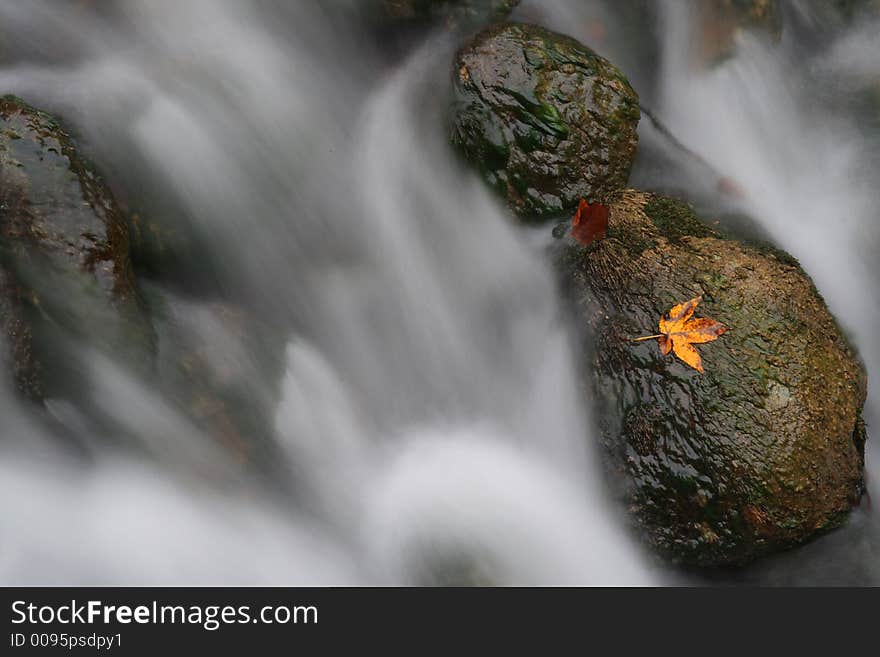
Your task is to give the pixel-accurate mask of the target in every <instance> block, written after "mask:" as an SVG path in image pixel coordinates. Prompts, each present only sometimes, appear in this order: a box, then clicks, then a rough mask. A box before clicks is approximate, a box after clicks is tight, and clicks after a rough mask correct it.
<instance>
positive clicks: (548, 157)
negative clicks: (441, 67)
mask: <svg viewBox="0 0 880 657" xmlns="http://www.w3.org/2000/svg"><path fill="white" fill-rule="evenodd" d="M638 122H639V100H638V96H637V95H636V93H635V91H633V89H632V87H630V85H629V82H628V81H627V79H626V77H624V75H623V74H622V73H621V72H620V71H619V70H617V68H615V67H614V65H612V64H611V63H610V62H608V61H607V60H606V59H603V58H602V57H600V56H599V55H597V54H596V53H594V52H593V51H592V50H590V49H589V48H587V47H586V46H584V45H582V44H580V43H578V42H577V41H575V40H574V39H571V38H569V37H566V36H563V35H561V34H556V33H554V32H550V31H549V30H545V29H543V28H541V27H537V26H534V25H524V24H517V23H505V24H500V25H495V26H492V27H489V28H487V29H486V30H484V31H483V32H481V33H480V34H478V35H477V36H476V37H475V38H474V39H473V41H472V42H471V43H470V44H468V45H467V46H465V47H464V48H463V49H462V50H461V51H459V53H458V55H457V56H456V60H455V104H454V107H453V116H452V142H453V143H454V144H455V145H456V146H457V147H458V148H459V149H460V150H461V151H462V152H463V153H464V155H465V157H466V158H467V159H468V160H470V161H471V162H473V163H474V164H475V165H476V166H477V167H478V168H479V169H480V171H481V172H482V174H483V175H484V177H485V178H486V180H487V181H488V182H489V184H490V185H491V186H493V187H495V188H497V189H498V190H499V191H500V192H501V193H502V194H503V195H504V196H505V197H506V198H507V201H508V204H509V206H510V207H511V209H512V210H513V211H515V212H516V213H517V214H519V215H520V216H522V217H524V218H541V217H546V216H552V215H556V214H559V213H561V212H566V211H570V210H572V209H573V208H574V207H575V206H577V204H578V201H579V200H580V199H581V198H586V199H588V200H590V201H595V200H602V199H604V198H605V197H606V196H608V195H609V194H610V193H612V192H614V191H615V190H618V189H621V188H622V187H624V186H625V185H626V182H627V180H628V178H629V173H630V169H631V168H632V163H633V159H634V157H635V152H636V146H637V144H638V134H637V127H638Z"/></svg>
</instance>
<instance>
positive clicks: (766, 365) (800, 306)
mask: <svg viewBox="0 0 880 657" xmlns="http://www.w3.org/2000/svg"><path fill="white" fill-rule="evenodd" d="M556 262H557V265H558V268H559V272H560V276H561V280H562V282H563V285H564V288H565V290H566V291H567V293H568V295H569V296H570V298H571V299H572V301H573V305H574V309H575V315H576V321H577V323H578V325H579V326H580V327H581V329H582V330H583V335H584V359H585V362H584V371H585V372H587V373H588V377H589V378H590V381H589V384H590V385H589V387H591V388H592V390H593V393H594V400H595V404H596V409H597V417H598V427H599V431H600V436H601V442H602V444H603V446H604V453H605V455H606V457H607V463H608V466H609V469H610V472H611V477H610V479H611V481H612V482H613V483H614V484H615V485H617V486H619V490H618V493H620V495H622V496H623V498H624V499H625V501H626V503H627V505H628V507H629V509H630V510H631V512H632V517H633V519H634V521H635V522H636V524H637V525H638V526H639V527H640V529H641V530H642V533H643V536H644V537H645V538H646V540H647V541H648V542H649V543H650V544H651V545H652V546H654V547H655V548H656V549H657V550H658V551H659V552H660V553H662V554H663V555H665V556H667V557H669V558H671V559H672V560H674V561H678V562H682V563H685V564H691V565H719V564H731V563H741V562H745V561H748V560H750V559H752V558H754V557H757V556H759V555H761V554H764V553H768V552H771V551H775V550H780V549H782V548H785V547H788V546H791V545H794V544H797V543H800V542H802V541H806V540H808V539H810V538H811V537H814V536H816V535H817V534H819V533H820V532H822V531H824V530H826V529H829V528H831V527H834V526H836V525H838V524H839V523H840V522H841V521H842V520H843V519H844V518H845V517H846V515H847V512H848V511H849V510H850V509H851V508H852V507H853V506H854V505H856V504H858V502H859V499H860V497H861V495H862V492H863V466H864V443H865V432H864V425H863V423H862V421H861V419H860V412H861V408H862V404H863V403H864V399H865V390H866V374H865V371H864V369H863V366H862V365H861V363H860V361H859V359H858V358H857V356H856V354H855V353H854V352H853V349H852V348H851V347H850V345H849V343H848V342H847V339H846V336H845V335H844V334H843V333H842V332H841V330H840V328H839V327H838V325H837V324H836V322H835V320H834V318H833V317H832V316H831V315H830V314H829V312H828V310H827V308H826V306H825V303H824V302H823V300H822V298H821V297H820V295H819V294H818V292H817V291H816V289H815V288H814V286H813V284H812V282H811V281H810V279H809V277H808V276H807V275H806V274H805V273H804V272H803V270H802V269H801V268H800V266H799V265H798V264H797V262H796V261H795V260H794V259H792V258H791V257H790V256H788V255H787V254H785V253H783V252H781V251H778V250H775V249H773V248H770V247H768V246H763V245H761V244H748V243H743V242H739V241H736V240H733V239H727V238H725V237H724V236H722V235H719V234H718V233H717V232H716V231H715V230H713V229H710V228H709V227H707V225H706V224H704V223H702V222H701V221H700V220H699V219H698V218H697V217H696V216H695V215H694V213H693V212H692V210H691V209H690V208H689V207H688V206H687V205H685V204H683V203H681V202H679V201H675V200H672V199H669V198H665V197H662V196H656V195H652V194H647V193H641V192H634V191H625V192H621V193H620V194H618V195H617V196H616V198H615V199H614V202H613V203H612V204H611V212H610V219H609V228H608V236H607V238H606V239H604V240H601V241H599V242H595V243H594V244H592V245H590V246H588V247H584V246H581V245H580V244H578V243H576V242H574V241H573V240H571V239H570V238H566V239H565V242H564V243H563V245H561V246H560V248H559V252H558V253H557V260H556ZM698 295H702V296H703V301H702V303H701V304H700V306H699V307H698V309H697V313H696V316H697V317H710V318H713V319H715V320H718V321H720V322H722V323H724V324H725V325H726V326H727V327H728V331H727V332H726V333H725V334H723V335H722V336H720V337H719V338H718V339H717V340H715V341H714V342H709V343H706V344H701V345H698V350H699V352H700V354H701V355H702V359H703V365H704V368H705V373H703V374H701V373H699V372H697V371H696V370H694V369H692V368H690V367H689V366H687V365H686V364H685V363H683V362H682V361H680V360H678V359H677V358H675V356H674V355H673V354H669V355H667V356H664V355H663V354H662V353H661V351H660V349H659V346H658V344H657V341H656V340H649V341H645V342H632V341H631V338H634V337H637V336H643V335H651V334H655V333H657V332H658V331H657V325H658V320H659V318H660V316H661V314H663V313H665V312H667V311H668V310H669V309H670V308H671V307H672V306H673V305H674V304H676V303H679V302H682V301H685V300H688V299H691V298H693V297H696V296H698Z"/></svg>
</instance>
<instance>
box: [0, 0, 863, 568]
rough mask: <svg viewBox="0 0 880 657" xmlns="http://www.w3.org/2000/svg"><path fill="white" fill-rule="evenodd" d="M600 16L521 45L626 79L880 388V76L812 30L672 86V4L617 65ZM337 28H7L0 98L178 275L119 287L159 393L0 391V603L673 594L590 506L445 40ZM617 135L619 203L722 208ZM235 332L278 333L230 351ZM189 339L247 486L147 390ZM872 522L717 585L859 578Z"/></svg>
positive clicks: (554, 369)
mask: <svg viewBox="0 0 880 657" xmlns="http://www.w3.org/2000/svg"><path fill="white" fill-rule="evenodd" d="M621 4H622V3H614V2H611V1H610V0H609V1H608V2H604V3H603V2H576V1H575V0H547V1H545V2H539V1H538V0H534V1H531V2H530V1H529V0H524V2H523V3H522V5H521V6H520V8H519V9H517V16H519V17H522V18H524V19H525V18H534V19H537V20H540V21H541V22H542V23H544V24H546V25H548V26H549V27H555V28H556V29H559V30H560V31H564V32H567V33H570V34H572V35H573V36H576V37H578V38H580V39H582V40H583V41H585V42H586V43H590V44H592V45H595V46H596V48H597V49H598V50H599V51H600V52H601V53H602V54H606V55H608V56H609V57H610V58H612V60H614V61H618V62H620V64H621V66H623V67H624V68H625V69H626V72H627V73H628V74H629V75H630V77H631V79H632V80H633V82H634V84H635V85H636V87H637V89H638V90H639V91H640V92H641V93H642V97H643V100H644V101H645V102H646V103H647V104H649V105H651V106H652V108H653V109H654V110H655V111H656V112H657V113H658V115H660V116H662V117H663V119H664V120H665V121H666V122H667V123H668V125H669V127H670V129H671V130H672V131H673V132H674V133H675V134H676V135H677V136H678V137H679V139H680V140H681V141H682V142H683V143H685V144H686V145H687V146H688V147H689V148H690V149H691V150H693V151H694V152H696V153H699V155H700V156H701V157H702V158H703V159H704V160H705V161H706V162H708V163H709V164H710V165H711V168H712V169H715V170H717V171H718V172H722V173H723V175H725V176H728V177H730V178H732V179H734V180H736V181H737V183H738V184H739V185H740V187H741V188H742V189H743V190H744V192H745V194H744V196H743V197H742V198H741V199H739V200H732V201H729V202H728V205H729V206H731V207H724V208H721V210H724V211H725V212H727V211H731V210H735V211H737V212H743V213H748V214H749V215H752V216H754V217H756V218H757V219H758V221H760V222H761V223H760V225H761V227H762V228H763V230H765V231H766V232H767V233H768V234H769V235H770V236H772V237H773V238H774V239H775V240H776V241H777V242H778V243H779V244H780V245H781V246H783V247H784V248H786V249H788V250H789V251H791V252H792V253H793V254H794V255H795V256H797V257H798V258H799V259H800V260H801V261H802V263H803V264H804V266H805V268H806V269H807V270H808V271H809V272H810V273H811V275H812V276H813V277H814V279H815V281H816V283H817V286H818V287H819V289H820V291H821V292H822V293H823V294H824V295H825V297H826V299H827V300H828V302H829V305H830V306H831V308H832V309H833V311H834V312H835V313H836V314H837V315H838V316H839V317H840V318H841V319H842V321H843V323H844V325H845V327H846V329H847V330H849V331H850V332H851V333H852V335H853V339H854V341H855V342H856V344H858V346H859V348H860V350H861V352H862V355H863V357H864V359H865V361H866V363H867V365H868V368H869V373H871V374H873V373H874V372H880V368H878V360H880V351H878V349H877V341H876V340H875V339H874V338H873V336H872V329H871V327H872V326H876V325H877V324H878V321H877V320H878V319H880V318H878V317H877V316H876V315H877V313H878V307H880V306H878V304H877V303H876V293H875V291H874V290H875V286H874V282H875V281H876V280H877V273H878V272H877V271H876V265H875V263H874V261H873V259H872V257H871V256H872V252H873V251H874V248H873V247H874V246H876V243H877V238H878V235H877V224H876V222H875V216H876V212H875V211H872V208H877V207H880V204H878V200H880V199H878V198H877V196H878V192H877V190H878V188H880V186H878V185H877V184H876V183H877V174H876V171H877V169H876V164H877V159H878V158H877V154H878V152H880V151H878V143H880V138H878V137H877V135H876V131H877V125H876V123H874V125H873V126H872V127H871V126H868V125H866V124H864V123H860V122H859V119H858V116H857V115H856V113H855V110H850V109H848V108H849V107H850V105H851V104H847V103H846V102H844V101H845V100H846V99H847V98H849V97H850V96H855V95H856V94H857V91H856V90H857V89H859V88H860V85H863V83H864V81H865V80H871V79H874V80H876V79H877V78H878V77H880V68H878V66H880V63H878V46H877V44H876V43H874V42H873V41H872V38H871V37H872V35H874V34H876V33H877V32H876V30H874V31H873V32H872V31H871V30H870V29H868V28H869V27H871V26H866V25H860V27H859V29H856V30H854V31H852V32H850V33H848V32H845V31H840V32H839V33H835V34H833V35H827V36H823V37H822V39H820V40H819V42H818V43H817V41H816V37H815V35H816V34H817V33H819V32H821V30H818V29H817V28H816V26H815V22H816V21H817V20H818V19H817V16H816V14H815V13H814V12H813V9H812V8H811V6H809V5H808V4H807V3H793V4H791V6H790V8H789V9H790V11H791V12H792V14H794V17H793V18H792V20H796V21H797V22H798V23H797V24H798V25H800V26H802V29H801V30H800V31H799V32H797V33H796V34H791V35H789V34H788V32H786V33H784V34H783V37H782V39H781V41H779V42H773V41H768V40H766V39H763V38H761V37H759V36H754V35H751V34H745V35H742V37H741V38H740V41H739V43H738V44H737V50H736V55H735V56H734V57H732V58H730V59H729V60H727V61H725V62H723V63H721V64H720V65H718V66H715V67H712V68H710V69H701V70H697V69H694V67H693V65H692V62H691V61H690V59H689V58H688V55H687V48H688V39H687V36H686V30H687V29H688V24H689V21H690V20H691V18H692V16H691V14H692V12H691V11H690V9H691V7H690V6H689V5H687V4H683V3H677V2H668V3H663V4H662V5H658V11H657V14H658V15H657V20H656V24H655V25H654V26H653V32H652V33H651V38H650V39H649V38H646V37H642V38H644V40H645V44H642V45H644V46H645V48H646V49H648V50H650V49H651V48H654V49H656V52H657V53H658V54H659V55H660V56H658V57H651V56H647V55H646V56H644V57H642V58H640V57H638V56H635V55H633V52H634V51H635V49H634V48H631V47H630V45H632V43H631V42H628V41H627V39H631V38H632V37H631V29H630V27H631V26H629V25H628V24H627V23H626V21H625V20H623V19H621V18H620V16H619V15H618V14H616V13H615V12H617V11H619V7H620V5H621ZM362 9H363V3H358V2H343V1H340V2H328V3H325V2H307V1H303V2H294V3H290V2H283V1H282V0H276V1H271V0H249V1H245V0H192V1H190V2H186V3H179V2H172V1H171V0H168V1H167V2H165V1H163V0H147V1H144V0H115V1H109V0H107V1H103V2H58V1H54V2H53V1H50V0H29V1H28V2H20V1H18V0H0V25H2V26H3V31H2V39H3V42H4V44H5V49H4V55H3V59H0V90H2V91H3V92H12V93H16V94H18V95H20V96H23V97H25V98H27V99H28V100H29V101H30V102H32V103H33V104H35V105H39V106H41V107H44V108H47V109H51V110H52V111H55V112H57V113H59V114H60V115H62V116H64V117H65V119H66V121H67V123H68V125H70V126H72V128H73V129H74V130H75V131H76V134H77V136H78V138H79V142H80V143H81V144H82V145H83V147H84V148H85V149H86V151H87V152H88V154H89V155H90V157H91V158H92V159H93V160H94V161H96V162H97V163H98V164H99V166H100V167H101V168H102V169H103V170H104V171H105V172H108V174H109V175H108V178H111V179H114V178H116V179H117V180H118V182H117V184H118V185H119V186H120V188H122V189H125V190H128V191H129V192H131V190H136V192H135V195H137V196H138V197H139V198H146V199H150V202H149V203H152V206H153V210H154V211H155V212H157V213H161V215H162V216H163V217H165V220H166V221H168V220H169V218H170V220H171V221H173V222H174V223H175V224H177V225H178V228H179V229H180V231H181V232H183V233H185V234H186V235H187V236H188V238H189V239H191V240H192V242H193V243H194V244H196V245H197V247H195V249H196V250H197V252H198V253H199V256H198V259H197V260H196V261H195V262H190V263H183V264H182V265H179V273H180V275H179V276H177V277H175V276H170V275H166V276H154V277H152V278H150V277H149V276H146V275H145V277H144V279H145V280H144V281H143V284H144V289H145V296H146V298H147V299H148V300H151V304H153V305H154V306H157V307H161V308H162V312H161V313H157V320H156V323H157V334H158V336H159V339H158V343H157V344H158V349H159V361H160V363H162V362H165V363H166V368H165V369H163V368H162V367H160V368H159V372H158V374H157V375H156V376H154V377H145V376H144V375H143V374H142V373H137V371H136V370H133V369H132V368H131V367H129V365H128V363H127V362H126V360H125V358H123V357H121V356H120V355H118V354H107V353H105V352H104V351H102V350H101V349H100V348H99V347H95V346H94V345H87V344H82V345H80V346H78V347H77V350H78V352H79V355H80V362H81V364H82V366H81V368H80V372H79V374H80V375H81V377H82V378H83V381H84V384H83V387H84V389H87V390H88V391H89V393H88V394H89V395H90V396H91V398H92V399H91V404H90V405H88V408H89V409H93V408H94V409H98V411H99V412H100V415H101V418H102V419H101V421H97V420H96V419H95V418H94V417H91V416H90V414H89V413H88V412H86V411H84V409H83V408H78V407H77V406H76V405H75V404H71V403H70V402H67V401H64V400H60V399H56V400H50V401H49V403H48V404H47V412H46V413H36V412H34V410H33V409H31V408H29V407H27V406H25V405H23V404H21V403H20V402H18V401H17V400H16V398H15V397H14V395H13V394H11V391H9V390H0V434H2V438H3V441H2V443H3V447H2V458H0V536H2V539H0V581H3V582H6V583H38V584H47V583H54V584H66V583H73V584H81V583H83V584H84V583H88V584H93V583H120V584H131V583H148V584H154V583H165V584H195V583H214V584H219V583H253V584H364V583H367V584H407V583H435V582H436V583H441V582H450V581H453V582H473V583H505V584H537V583H544V584H555V583H571V584H575V583H584V584H651V583H663V582H677V581H681V580H680V579H679V577H680V576H678V575H672V574H669V573H664V572H658V571H657V570H656V568H655V567H653V566H649V565H648V561H647V559H646V558H645V557H644V556H643V555H641V554H640V553H639V552H638V550H637V549H636V548H635V547H634V546H633V545H631V544H630V541H629V539H628V538H627V537H626V536H625V534H624V533H623V531H622V530H621V528H620V526H619V524H620V523H619V515H620V511H619V510H617V509H615V508H613V507H612V506H610V505H609V504H608V503H607V502H606V500H605V499H604V497H603V489H602V486H601V484H600V483H599V474H598V472H596V470H595V460H596V459H595V456H594V454H593V453H592V450H591V448H590V440H589V436H590V434H591V425H590V417H589V410H588V409H587V408H585V405H584V403H583V402H582V400H581V398H580V393H579V385H578V383H577V373H576V371H575V365H574V364H575V362H576V360H577V359H576V357H575V354H574V353H573V350H572V345H571V342H570V339H569V329H568V327H567V326H566V325H565V315H564V313H563V312H561V304H560V302H559V300H558V299H557V297H556V292H555V289H554V284H553V280H552V276H551V272H550V271H549V268H548V266H547V264H546V262H545V260H544V257H543V255H542V248H543V246H544V245H545V244H546V242H547V240H548V239H549V236H548V235H545V234H544V233H543V232H533V231H524V230H522V229H520V228H518V227H516V226H515V225H513V224H512V223H511V222H510V221H509V219H508V218H506V217H505V215H504V213H503V211H502V210H501V209H499V207H498V205H497V203H496V202H495V200H494V199H493V198H492V197H491V196H490V195H489V193H488V192H487V191H486V189H485V188H484V187H483V185H482V184H481V183H479V182H478V181H477V180H475V177H474V176H473V174H472V173H470V172H469V171H467V170H465V168H464V167H462V165H461V163H460V162H459V161H458V160H457V159H456V158H455V157H454V155H453V154H452V153H450V149H449V147H448V145H447V143H446V136H445V133H444V120H445V114H444V113H445V108H446V99H447V97H446V94H447V81H448V79H449V71H448V62H449V61H450V59H451V55H452V52H453V50H454V48H455V46H456V44H455V41H454V39H452V38H450V36H449V35H445V34H436V35H427V36H425V37H424V38H419V39H417V40H414V41H413V42H412V43H394V44H389V43H386V42H385V41H387V40H386V39H384V38H383V36H382V35H380V34H378V33H377V32H376V31H375V30H373V29H371V28H369V27H368V26H367V25H366V24H365V22H364V19H363V11H362ZM615 18H616V19H617V20H616V21H615ZM600 19H601V21H602V23H601V25H602V26H603V31H601V33H600V32H597V29H596V26H597V25H598V24H599V23H597V21H598V20H600ZM640 47H641V46H640ZM655 61H656V62H660V63H659V65H654V63H653V62H655ZM872 76H873V77H872ZM853 104H854V103H853ZM841 108H843V109H841ZM869 130H873V131H874V133H870V132H869ZM872 134H873V136H871V135H872ZM641 138H642V141H643V145H644V151H645V155H644V156H640V157H642V159H643V160H644V161H643V162H640V163H639V166H638V167H637V170H636V172H635V173H634V179H633V184H635V185H638V186H642V187H648V188H660V187H680V188H682V189H689V190H693V192H694V195H695V198H696V199H702V198H712V197H713V196H717V194H715V195H713V194H710V193H709V189H708V187H709V185H708V183H707V181H706V179H705V175H704V173H705V172H703V171H700V170H699V169H700V167H694V166H686V165H683V166H681V167H678V168H670V167H657V166H652V161H653V160H654V159H657V160H662V159H663V158H669V159H670V160H673V161H681V159H682V157H681V154H680V153H676V152H675V150H674V149H671V148H670V147H669V145H668V144H666V143H664V140H663V138H662V136H661V135H659V134H657V133H656V132H654V131H653V130H652V129H651V126H650V124H648V123H646V122H643V126H642V128H641ZM703 168H705V167H703ZM658 170H662V175H660V174H659V173H658ZM701 195H702V196H701ZM149 203H148V204H149ZM187 277H190V278H191V279H193V280H189V279H188V278H187ZM183 279H186V280H183ZM196 279H197V280H196ZM229 308H236V309H239V310H237V311H236V312H239V311H240V312H241V313H242V314H244V315H246V316H247V317H249V318H251V319H252V320H253V321H255V322H257V323H259V324H260V325H261V326H268V327H271V328H270V330H269V331H267V332H266V334H268V335H271V336H272V337H271V338H266V339H265V340H263V339H262V338H261V344H259V345H254V344H251V343H250V342H252V341H253V340H254V339H255V338H254V337H253V336H254V335H257V334H256V333H246V336H250V337H249V339H242V335H241V332H237V331H236V330H234V327H233V328H230V322H229V321H226V320H224V318H227V319H228V316H229V314H230V312H231V311H229V310H228V309H229ZM241 309H244V310H241ZM233 314H235V313H233ZM236 316H237V315H236ZM259 335H263V333H259ZM191 344H196V345H199V348H200V350H201V352H202V353H203V354H206V356H205V357H206V358H207V360H208V361H209V367H210V368H211V370H212V372H215V373H221V374H222V373H225V374H226V376H228V377H232V378H234V379H236V380H238V381H240V382H243V385H244V387H245V388H247V391H248V398H249V399H251V400H252V401H254V404H253V408H254V413H256V414H258V415H259V418H258V421H257V424H258V425H259V426H261V427H262V428H263V430H262V431H261V434H263V435H265V438H264V441H265V443H266V444H265V445H263V446H262V447H261V451H260V450H258V451H257V452H255V453H256V454H257V458H256V459H255V460H256V461H257V462H258V463H257V465H255V466H253V467H246V466H243V465H242V464H241V463H240V459H239V458H238V456H239V454H238V452H237V451H236V450H234V449H230V447H229V446H228V445H222V444H220V443H218V442H217V441H216V440H215V439H213V438H212V437H211V436H209V435H207V434H206V432H205V431H204V430H203V429H201V428H200V427H199V426H198V425H197V424H196V423H194V422H193V421H192V420H191V419H190V416H189V415H188V414H187V413H186V412H184V409H182V408H181V405H180V403H179V399H178V398H177V397H175V395H174V394H173V393H172V392H171V390H172V388H171V386H170V384H169V383H168V380H169V379H170V378H173V377H172V375H171V374H170V372H171V371H173V370H174V366H175V364H176V363H175V358H176V356H175V354H177V353H179V352H180V350H181V349H183V348H184V347H185V345H191ZM875 390H876V388H871V390H870V391H869V396H870V400H869V409H868V421H869V423H870V422H871V419H872V418H875V417H876V409H877V408H878V404H877V401H878V400H877V399H876V394H877V393H876V392H875ZM59 427H63V431H61V430H60V429H59ZM61 434H63V435H61ZM71 445H76V448H73V447H71ZM878 458H880V454H869V456H868V461H869V469H870V468H872V467H874V468H876V465H874V464H876V463H877V462H878ZM869 474H870V473H869ZM876 514H877V512H876V511H872V510H871V509H862V510H860V511H858V512H857V513H856V514H855V515H854V518H853V519H852V521H851V522H850V523H849V524H848V526H847V527H846V528H844V529H843V530H841V531H838V532H835V533H834V534H832V535H830V536H828V537H826V538H824V539H822V540H820V541H818V542H817V543H814V544H812V545H811V546H808V547H807V548H804V549H802V550H797V551H794V552H792V553H790V554H787V555H783V556H780V557H778V558H775V559H772V560H768V561H766V562H764V563H763V564H760V565H759V566H756V567H755V568H752V569H749V570H747V571H745V572H742V573H738V574H736V575H735V576H734V578H737V579H745V580H746V581H757V582H786V583H826V582H830V583H867V582H878V581H880V572H878V570H877V566H876V564H877V563H878V562H880V559H878V556H880V547H878V543H880V541H878V534H880V532H878V525H880V520H878V518H877V515H876ZM831 560H833V561H834V563H835V566H834V567H833V568H831V567H829V566H828V565H827V564H828V562H829V561H831Z"/></svg>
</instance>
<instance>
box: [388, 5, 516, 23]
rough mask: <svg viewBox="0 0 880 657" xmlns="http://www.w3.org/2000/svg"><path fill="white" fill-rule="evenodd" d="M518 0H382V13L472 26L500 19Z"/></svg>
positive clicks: (403, 19) (397, 18)
mask: <svg viewBox="0 0 880 657" xmlns="http://www.w3.org/2000/svg"><path fill="white" fill-rule="evenodd" d="M518 4H519V0H381V11H382V14H383V16H384V17H385V18H386V19H388V20H391V21H392V22H402V23H423V24H429V25H443V26H445V27H446V28H448V29H450V30H467V29H474V28H478V27H481V26H483V25H486V24H488V23H492V22H494V21H499V20H503V19H504V18H506V17H507V15H508V14H510V12H511V11H512V10H513V8H514V7H516V5H518Z"/></svg>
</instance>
